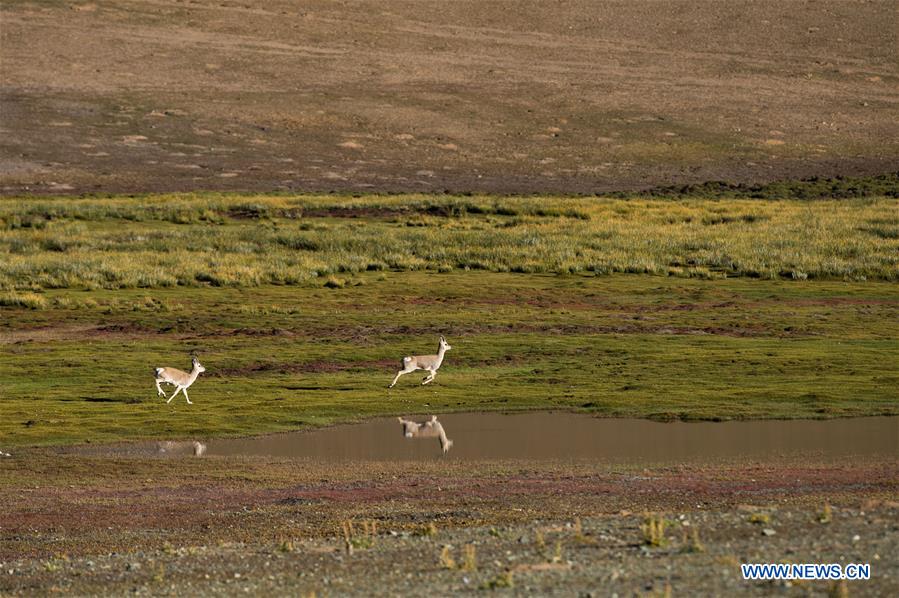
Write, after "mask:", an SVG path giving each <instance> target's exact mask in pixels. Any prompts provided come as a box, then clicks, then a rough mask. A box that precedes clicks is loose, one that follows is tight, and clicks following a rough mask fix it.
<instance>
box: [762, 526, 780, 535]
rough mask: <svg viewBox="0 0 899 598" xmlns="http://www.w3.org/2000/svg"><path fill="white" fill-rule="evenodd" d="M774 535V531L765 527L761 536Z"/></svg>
mask: <svg viewBox="0 0 899 598" xmlns="http://www.w3.org/2000/svg"><path fill="white" fill-rule="evenodd" d="M776 533H777V532H776V531H774V530H773V529H771V528H770V527H766V528H765V529H763V530H762V535H764V536H773V535H775V534H776Z"/></svg>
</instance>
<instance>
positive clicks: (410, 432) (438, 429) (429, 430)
mask: <svg viewBox="0 0 899 598" xmlns="http://www.w3.org/2000/svg"><path fill="white" fill-rule="evenodd" d="M397 419H398V420H400V424H402V426H403V436H405V437H406V438H437V439H439V440H440V448H441V449H442V450H443V453H444V454H446V452H447V451H448V450H450V449H451V448H452V447H453V441H452V440H450V439H449V438H447V437H446V431H445V430H444V429H443V425H442V424H441V423H440V422H439V421H437V416H436V415H432V416H431V419H430V420H428V421H426V422H424V423H421V424H420V423H417V422H414V421H412V420H409V419H403V418H402V417H398V418H397Z"/></svg>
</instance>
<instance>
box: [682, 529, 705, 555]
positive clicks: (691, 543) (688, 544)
mask: <svg viewBox="0 0 899 598" xmlns="http://www.w3.org/2000/svg"><path fill="white" fill-rule="evenodd" d="M689 529H690V531H689V532H688V531H687V528H681V530H682V532H683V547H682V549H681V550H682V552H687V553H696V552H705V545H703V543H702V541H701V540H700V539H699V529H698V528H696V527H691V528H689Z"/></svg>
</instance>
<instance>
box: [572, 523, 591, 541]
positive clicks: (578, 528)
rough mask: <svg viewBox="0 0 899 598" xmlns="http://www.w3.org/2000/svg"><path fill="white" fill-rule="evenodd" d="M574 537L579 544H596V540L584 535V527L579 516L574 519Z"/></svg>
mask: <svg viewBox="0 0 899 598" xmlns="http://www.w3.org/2000/svg"><path fill="white" fill-rule="evenodd" d="M573 527H574V539H575V541H577V542H580V543H581V544H596V540H595V539H593V538H590V537H588V536H586V535H584V527H583V525H581V518H580V517H577V518H576V519H575V520H574V526H573Z"/></svg>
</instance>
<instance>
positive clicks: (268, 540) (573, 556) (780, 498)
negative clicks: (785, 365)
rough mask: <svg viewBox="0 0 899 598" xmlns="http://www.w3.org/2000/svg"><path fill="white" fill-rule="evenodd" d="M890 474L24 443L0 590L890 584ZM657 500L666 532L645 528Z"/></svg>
mask: <svg viewBox="0 0 899 598" xmlns="http://www.w3.org/2000/svg"><path fill="white" fill-rule="evenodd" d="M897 473H899V464H897V463H896V462H895V461H886V462H885V461H882V460H881V461H865V462H843V463H834V462H816V461H815V460H814V459H809V458H805V459H788V458H784V459H780V460H776V461H775V462H770V463H747V464H735V463H709V464H705V465H691V466H677V465H652V466H646V467H644V466H628V467H624V466H616V467H612V466H608V465H603V464H599V463H569V464H564V463H550V462H546V463H539V462H523V461H519V462H515V461H504V462H486V461H485V462H481V463H476V464H474V465H472V464H465V465H462V464H453V463H451V462H447V461H440V460H437V461H435V462H434V463H424V464H415V465H414V466H410V465H409V464H408V463H397V462H382V463H378V462H371V463H312V462H304V461H302V460H300V461H296V460H273V459H261V458H258V459H256V458H254V459H249V458H244V459H238V458H208V457H202V458H190V457H173V458H152V459H150V458H112V457H79V456H75V455H71V454H62V453H59V452H56V451H49V450H41V451H26V452H25V453H21V454H19V455H16V456H14V457H12V458H6V459H4V460H3V461H0V500H2V503H3V504H5V505H9V507H8V508H7V509H6V512H5V514H4V518H3V520H2V524H0V525H2V529H0V573H2V574H0V592H2V593H3V594H4V595H6V594H8V595H29V594H46V593H51V592H55V591H60V592H65V593H69V594H76V595H85V594H106V595H120V594H123V593H132V592H134V593H138V594H152V595H185V594H191V595H212V594H243V593H248V594H263V593H273V592H274V593H277V594H284V593H289V594H292V595H313V594H314V595H317V596H328V595H414V594H417V593H421V592H428V593H431V594H433V595H450V594H456V593H464V592H479V591H486V590H495V591H501V592H514V593H516V594H534V595H566V596H567V595H596V596H599V595H602V596H607V595H615V594H617V595H619V596H635V595H636V596H642V595H667V593H668V592H669V591H670V593H671V595H734V594H742V595H755V594H758V595H770V594H776V595H785V596H793V595H803V596H805V595H810V594H811V595H815V594H818V595H825V594H827V593H829V592H836V594H834V595H844V594H840V592H841V591H843V589H846V590H848V592H849V595H861V596H863V595H870V596H886V595H891V594H893V595H895V594H896V593H897V592H899V562H897V559H896V557H895V555H896V554H897V553H899V523H897V521H899V519H897V515H899V500H897V498H899V494H897V487H899V475H897ZM826 505H827V506H826ZM828 509H829V514H828V513H827V510H828ZM652 513H656V514H657V515H655V517H657V518H659V519H663V520H665V522H666V529H665V530H664V532H663V534H662V536H663V538H664V539H663V540H661V542H660V544H661V545H660V546H651V545H649V544H648V543H647V541H646V534H645V533H644V531H643V530H642V529H641V527H642V525H643V524H644V523H645V521H646V519H647V514H652ZM347 522H352V531H351V532H350V536H349V542H347V532H346V531H345V525H346V524H347ZM693 530H697V531H696V534H697V535H696V537H695V539H694V536H693V535H692V534H693V533H694V532H693ZM697 540H698V541H697ZM348 544H349V545H350V546H351V547H352V550H350V551H348V549H347V546H348ZM468 547H471V548H468ZM466 551H471V552H470V553H469V555H468V557H466ZM744 562H759V563H766V562H785V563H815V562H825V563H831V562H834V563H841V564H847V563H870V565H871V575H872V578H871V580H870V581H854V582H846V584H845V585H846V588H842V587H841V586H840V585H839V584H835V583H834V582H829V581H828V582H793V583H786V582H776V583H775V582H747V581H743V580H742V578H741V575H740V572H739V564H740V563H744ZM669 587H670V590H669Z"/></svg>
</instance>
